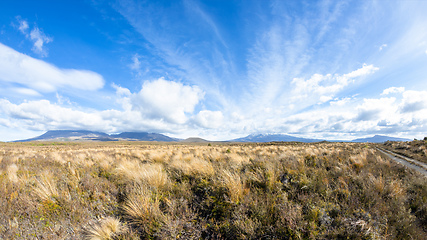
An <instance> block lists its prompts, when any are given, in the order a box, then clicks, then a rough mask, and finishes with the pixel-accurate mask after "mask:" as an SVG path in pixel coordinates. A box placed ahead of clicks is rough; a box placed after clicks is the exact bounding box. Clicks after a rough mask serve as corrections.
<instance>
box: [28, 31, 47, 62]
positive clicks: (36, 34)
mask: <svg viewBox="0 0 427 240" xmlns="http://www.w3.org/2000/svg"><path fill="white" fill-rule="evenodd" d="M30 38H31V40H32V41H33V42H34V46H33V48H32V50H33V52H35V53H38V54H40V55H41V56H42V57H46V56H47V51H46V49H45V48H43V45H44V44H45V43H49V42H52V41H53V39H52V38H51V37H48V36H46V34H44V33H43V32H42V31H41V30H40V29H39V28H38V27H35V28H33V30H31V33H30Z"/></svg>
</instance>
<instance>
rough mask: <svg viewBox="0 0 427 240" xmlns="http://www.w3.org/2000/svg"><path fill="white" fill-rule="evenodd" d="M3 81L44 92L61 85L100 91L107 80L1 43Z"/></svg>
mask: <svg viewBox="0 0 427 240" xmlns="http://www.w3.org/2000/svg"><path fill="white" fill-rule="evenodd" d="M0 81H4V82H9V83H14V84H20V85H24V86H26V87H28V88H30V89H33V90H35V91H40V92H54V91H56V90H57V89H58V88H61V87H71V88H76V89H80V90H97V89H100V88H102V87H103V86H104V79H103V77H102V76H101V75H99V74H98V73H95V72H92V71H87V70H76V69H61V68H58V67H56V66H54V65H52V64H49V63H47V62H44V61H42V60H39V59H35V58H32V57H30V56H27V55H25V54H22V53H19V52H17V51H15V50H14V49H12V48H9V47H7V46H5V45H3V44H1V43H0Z"/></svg>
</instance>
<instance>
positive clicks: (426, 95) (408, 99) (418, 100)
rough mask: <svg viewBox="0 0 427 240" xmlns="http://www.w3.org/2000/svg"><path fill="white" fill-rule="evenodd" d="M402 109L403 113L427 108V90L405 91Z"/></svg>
mask: <svg viewBox="0 0 427 240" xmlns="http://www.w3.org/2000/svg"><path fill="white" fill-rule="evenodd" d="M400 110H401V112H402V113H413V112H417V111H420V110H427V91H405V92H404V93H403V101H402V104H401V105H400ZM426 118H427V117H426Z"/></svg>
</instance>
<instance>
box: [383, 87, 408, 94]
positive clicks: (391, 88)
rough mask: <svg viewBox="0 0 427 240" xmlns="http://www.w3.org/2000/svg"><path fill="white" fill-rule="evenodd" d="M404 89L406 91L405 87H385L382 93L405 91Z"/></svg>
mask: <svg viewBox="0 0 427 240" xmlns="http://www.w3.org/2000/svg"><path fill="white" fill-rule="evenodd" d="M404 91H405V88H404V87H390V88H387V89H384V91H383V92H382V93H381V95H388V94H391V93H403V92H404Z"/></svg>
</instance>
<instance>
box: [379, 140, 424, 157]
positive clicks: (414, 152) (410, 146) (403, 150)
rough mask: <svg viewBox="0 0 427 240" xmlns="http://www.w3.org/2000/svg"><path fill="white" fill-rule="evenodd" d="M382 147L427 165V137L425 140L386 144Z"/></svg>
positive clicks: (389, 142)
mask: <svg viewBox="0 0 427 240" xmlns="http://www.w3.org/2000/svg"><path fill="white" fill-rule="evenodd" d="M381 147H383V148H385V149H387V150H389V151H393V152H396V153H399V154H401V155H404V156H407V157H410V158H413V159H415V160H418V161H420V162H423V163H427V137H426V138H425V139H424V140H414V141H410V142H391V141H388V142H385V143H384V144H383V145H381Z"/></svg>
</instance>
